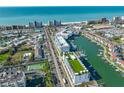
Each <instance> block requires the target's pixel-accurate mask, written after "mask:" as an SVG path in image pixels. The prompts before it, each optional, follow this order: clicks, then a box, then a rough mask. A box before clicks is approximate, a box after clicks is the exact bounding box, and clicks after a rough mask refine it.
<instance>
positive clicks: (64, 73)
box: [49, 28, 74, 87]
mask: <svg viewBox="0 0 124 93" xmlns="http://www.w3.org/2000/svg"><path fill="white" fill-rule="evenodd" d="M55 30H56V29H55V28H49V33H50V34H53V33H52V32H55ZM51 39H52V41H54V40H53V36H52V35H51ZM52 45H53V49H54V52H55V55H56V57H57V62H58V66H59V69H60V71H61V75H62V77H63V78H64V79H65V80H66V83H65V86H66V87H70V86H71V87H74V84H73V83H72V80H71V77H70V76H69V74H68V72H67V70H66V67H65V64H64V62H63V59H62V57H61V56H60V55H59V54H58V51H57V49H56V46H55V44H52Z"/></svg>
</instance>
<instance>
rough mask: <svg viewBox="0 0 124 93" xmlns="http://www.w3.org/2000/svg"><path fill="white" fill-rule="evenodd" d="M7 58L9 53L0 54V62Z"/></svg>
mask: <svg viewBox="0 0 124 93" xmlns="http://www.w3.org/2000/svg"><path fill="white" fill-rule="evenodd" d="M8 57H9V53H5V54H1V55H0V62H2V61H5V60H6V59H7V58H8Z"/></svg>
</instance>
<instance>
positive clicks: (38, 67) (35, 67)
mask: <svg viewBox="0 0 124 93" xmlns="http://www.w3.org/2000/svg"><path fill="white" fill-rule="evenodd" d="M45 65H46V64H45V63H44V62H43V63H39V64H34V65H29V66H28V69H27V70H33V69H34V70H36V69H44V67H45Z"/></svg>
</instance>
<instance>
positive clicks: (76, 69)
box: [68, 54, 87, 73]
mask: <svg viewBox="0 0 124 93" xmlns="http://www.w3.org/2000/svg"><path fill="white" fill-rule="evenodd" d="M71 55H73V54H68V62H69V64H70V66H71V68H72V70H73V71H74V72H75V73H80V72H81V71H82V72H85V71H86V70H87V69H86V67H85V66H83V65H81V64H80V62H79V60H78V59H77V58H76V57H75V59H72V58H71ZM73 56H74V55H73Z"/></svg>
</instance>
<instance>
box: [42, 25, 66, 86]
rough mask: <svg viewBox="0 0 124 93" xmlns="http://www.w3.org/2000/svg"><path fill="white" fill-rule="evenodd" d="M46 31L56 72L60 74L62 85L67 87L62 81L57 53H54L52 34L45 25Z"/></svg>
mask: <svg viewBox="0 0 124 93" xmlns="http://www.w3.org/2000/svg"><path fill="white" fill-rule="evenodd" d="M44 32H45V35H46V39H47V43H48V46H49V49H50V51H51V56H52V60H53V62H54V65H55V69H56V73H57V75H58V79H59V81H60V83H61V86H62V87H65V84H64V82H63V81H62V80H63V77H62V75H61V71H60V69H59V66H58V62H57V59H56V58H57V57H56V56H55V53H54V50H53V47H52V44H51V41H50V40H51V38H50V36H49V34H48V29H47V28H46V27H44Z"/></svg>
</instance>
